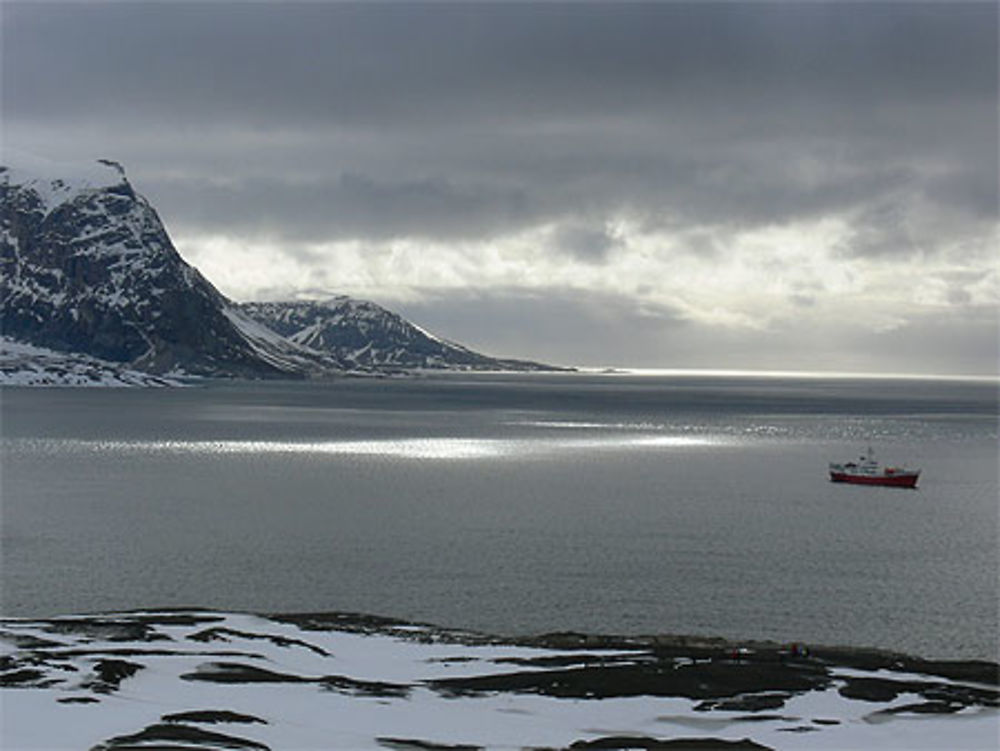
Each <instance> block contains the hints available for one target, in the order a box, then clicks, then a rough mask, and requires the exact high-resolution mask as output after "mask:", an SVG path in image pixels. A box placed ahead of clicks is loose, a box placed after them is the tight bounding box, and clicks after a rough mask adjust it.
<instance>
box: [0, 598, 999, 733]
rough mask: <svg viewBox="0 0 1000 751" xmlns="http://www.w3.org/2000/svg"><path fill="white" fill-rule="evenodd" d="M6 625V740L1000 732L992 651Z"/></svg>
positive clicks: (83, 623) (290, 616) (272, 626)
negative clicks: (959, 653) (953, 653)
mask: <svg viewBox="0 0 1000 751" xmlns="http://www.w3.org/2000/svg"><path fill="white" fill-rule="evenodd" d="M0 637H2V642H3V657H2V658H0V659H2V667H3V673H2V679H0V685H2V694H0V697H2V707H3V714H4V722H3V731H2V735H0V739H2V740H3V745H4V747H5V748H8V747H9V748H18V749H20V748H32V747H35V748H42V747H46V748H71V747H73V748H80V747H81V743H82V742H84V741H85V742H86V743H88V744H90V745H89V746H87V747H88V748H93V749H125V748H142V747H154V746H150V745H149V744H156V745H155V747H156V748H170V749H181V748H184V749H209V748H221V747H226V748H237V749H240V748H244V749H268V748H274V749H280V748H303V749H304V748H405V749H416V748H423V749H428V748H432V749H433V748H453V749H454V748H509V747H523V748H621V747H638V748H757V749H768V748H771V749H780V748H812V747H817V748H819V747H824V748H826V747H830V746H831V744H833V745H834V747H838V746H839V747H851V746H853V747H858V746H859V745H860V746H863V747H874V746H883V745H884V744H883V740H884V737H885V735H886V733H887V731H891V732H890V733H889V737H891V738H894V739H896V740H897V742H898V744H897V746H896V747H900V748H902V747H907V742H908V743H909V746H910V747H916V746H914V744H916V745H917V746H920V747H924V748H946V747H949V746H950V747H955V746H954V741H955V740H956V739H957V738H961V739H962V744H963V745H962V747H963V748H980V747H981V748H990V747H991V744H993V743H995V740H996V737H997V735H996V734H997V731H998V730H1000V709H998V708H1000V667H998V665H997V663H995V662H989V661H976V660H971V661H969V660H966V661H942V660H925V659H922V658H919V657H912V656H907V655H903V654H898V653H892V652H884V651H879V650H870V649H855V648H850V647H823V646H818V645H801V644H795V645H787V644H786V645H782V644H776V643H773V642H735V641H729V640H724V639H717V638H704V637H695V636H676V635H675V636H668V635H659V636H648V637H621V636H600V635H587V634H579V633H554V634H544V635H538V636H531V637H523V638H502V637H495V636H491V635H487V634H482V633H476V632H470V631H458V630H451V629H444V628H438V627H435V626H431V625H427V624H419V623H409V622H405V621H400V620H395V619H391V618H384V617H378V616H369V615H360V614H351V613H286V614H276V615H270V616H258V615H248V614H240V613H222V612H216V611H208V610H199V609H169V610H157V611H134V612H128V613H109V614H95V615H86V616H68V617H62V618H50V619H12V618H5V619H2V620H0ZM472 718H475V721H472ZM81 729H85V732H84V734H81ZM67 733H69V735H67ZM88 734H89V735H88ZM71 736H72V737H71ZM949 739H950V741H952V742H950V743H949ZM917 741H921V743H917ZM928 742H931V745H928ZM934 743H937V744H940V745H933V744H934ZM737 744H742V745H737ZM749 744H752V745H749ZM977 744H978V745H977ZM891 746H892V744H890V747H891Z"/></svg>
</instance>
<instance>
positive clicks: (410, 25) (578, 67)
mask: <svg viewBox="0 0 1000 751" xmlns="http://www.w3.org/2000/svg"><path fill="white" fill-rule="evenodd" d="M0 34H2V38H0V41H2V53H0V54H2V57H0V63H2V90H0V105H2V109H0V114H2V117H0V124H2V142H3V147H4V149H17V150H20V151H25V152H29V153H31V154H34V155H37V156H41V157H44V158H48V159H53V160H57V161H59V160H63V161H78V160H87V159H94V158H111V159H115V160H117V161H119V162H121V163H122V164H123V165H124V166H125V169H126V171H127V173H128V175H129V179H130V181H131V182H132V184H133V185H134V186H135V188H136V189H137V190H138V191H139V192H140V193H142V194H143V195H145V196H146V197H147V198H148V199H149V200H150V201H151V202H152V203H153V205H154V206H155V207H156V208H157V210H158V212H159V214H160V216H161V218H162V219H163V221H164V223H165V224H166V226H167V229H168V231H169V232H170V234H171V237H172V238H173V240H174V244H175V246H176V247H177V249H178V251H179V252H180V254H181V255H182V256H183V257H184V258H185V259H186V260H187V261H188V262H190V263H192V264H193V265H195V266H197V267H198V268H199V269H200V270H201V271H202V272H203V273H204V274H205V276H207V277H208V278H209V279H210V280H211V281H212V282H213V283H214V284H215V285H216V286H217V287H218V288H219V289H220V290H221V291H222V292H223V293H224V294H226V295H228V296H230V297H232V298H233V299H235V300H238V301H247V300H274V299H297V298H303V297H305V298H315V297H322V296H325V295H329V294H334V293H340V294H349V295H353V296H356V297H361V298H365V299H370V300H374V301H375V302H378V303H380V304H382V305H385V306H386V307H389V308H390V309H392V310H395V311H398V312H400V313H402V314H403V315H405V316H407V317H408V318H410V319H411V320H413V321H414V322H416V323H418V324H419V325H421V326H422V327H424V328H426V329H429V330H431V331H433V332H435V333H437V334H439V335H441V336H444V337H447V338H450V339H453V340H456V341H459V342H461V343H463V344H466V345H468V346H471V347H473V348H476V349H479V350H481V351H484V352H487V353H490V354H495V355H504V356H514V357H528V358H534V359H540V360H544V361H547V362H553V363H559V364H574V365H590V366H632V367H643V368H735V369H766V370H811V371H815V370H830V371H842V372H843V371H849V372H907V373H940V374H995V373H997V370H998V364H997V362H998V309H1000V269H998V264H1000V261H998V244H1000V231H998V214H1000V209H998V75H997V59H998V7H997V5H996V4H995V3H993V2H982V3H967V4H963V3H952V2H949V3H945V2H941V3H935V2H922V3H916V4H908V3H901V2H879V3H875V2H870V3H869V2H865V3H844V2H841V3H829V4H827V3H820V2H799V3H794V2H771V3H761V2H727V3H698V4H690V3H677V2H659V3H658V2H646V3H641V4H628V3H614V4H611V3H607V4H605V3H598V2H591V3H575V4H560V3H541V2H534V3H530V2H522V3H499V4H491V3H463V4H457V3H456V4H453V3H422V2H410V3H399V4H394V3H359V4H356V3H324V2H312V3H302V4H297V3H287V2H286V3H280V4H276V3H264V2H253V3H246V2H193V3H184V2H163V3H155V2H153V3H151V2H142V3H139V2H113V3H94V2H77V3H70V4H58V3H37V2H36V3H19V2H10V1H9V0H5V2H4V3H3V4H2V6H0Z"/></svg>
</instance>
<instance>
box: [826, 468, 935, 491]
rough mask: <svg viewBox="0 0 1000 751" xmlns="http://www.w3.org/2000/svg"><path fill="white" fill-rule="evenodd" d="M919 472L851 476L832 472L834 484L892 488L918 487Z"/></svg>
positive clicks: (831, 478) (831, 476)
mask: <svg viewBox="0 0 1000 751" xmlns="http://www.w3.org/2000/svg"><path fill="white" fill-rule="evenodd" d="M919 477H920V473H918V472H910V473H905V474H904V473H900V474H896V475H849V474H847V473H846V472H830V480H831V481H832V482H847V483H850V484H852V485H885V486H888V487H891V488H915V487H917V478H919Z"/></svg>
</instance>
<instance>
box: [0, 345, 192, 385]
mask: <svg viewBox="0 0 1000 751" xmlns="http://www.w3.org/2000/svg"><path fill="white" fill-rule="evenodd" d="M177 385H179V383H178V382H177V381H176V380H174V379H171V378H165V377H161V376H154V375H150V374H149V373H141V372H139V371H137V370H129V369H128V368H125V367H123V366H122V365H119V364H116V363H111V362H107V361H105V360H99V359H97V358H96V357H90V356H89V355H83V354H75V353H70V352H56V351H54V350H51V349H46V348H44V347H36V346H34V345H31V344H25V343H23V342H18V341H14V340H13V339H11V338H9V337H5V336H4V337H0V386H177Z"/></svg>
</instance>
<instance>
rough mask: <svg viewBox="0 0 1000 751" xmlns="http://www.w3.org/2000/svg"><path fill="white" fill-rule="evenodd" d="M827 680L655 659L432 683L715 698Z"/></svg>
mask: <svg viewBox="0 0 1000 751" xmlns="http://www.w3.org/2000/svg"><path fill="white" fill-rule="evenodd" d="M830 681H831V679H830V677H829V675H828V674H827V672H826V671H825V670H824V669H811V670H802V669H796V668H791V667H787V666H783V665H780V664H775V665H760V664H754V663H750V664H743V663H724V662H706V663H694V664H690V665H675V664H674V663H673V662H672V661H671V662H661V661H657V662H649V663H638V664H632V665H610V666H605V667H582V668H575V669H566V670H546V671H533V672H525V673H507V674H502V675H489V676H476V677H473V678H449V679H443V680H438V681H434V682H432V683H431V685H432V687H433V688H435V689H437V690H439V691H442V692H444V693H452V694H456V695H464V694H476V693H483V692H490V691H513V692H517V693H533V694H542V695H544V696H554V697H559V698H577V699H604V698H609V697H624V696H682V697H687V698H689V699H717V698H723V697H731V696H738V695H741V694H749V693H751V692H753V693H758V692H774V691H783V692H802V691H810V690H813V689H817V688H822V687H824V686H826V685H828V684H829V683H830ZM767 708H773V707H767Z"/></svg>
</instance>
